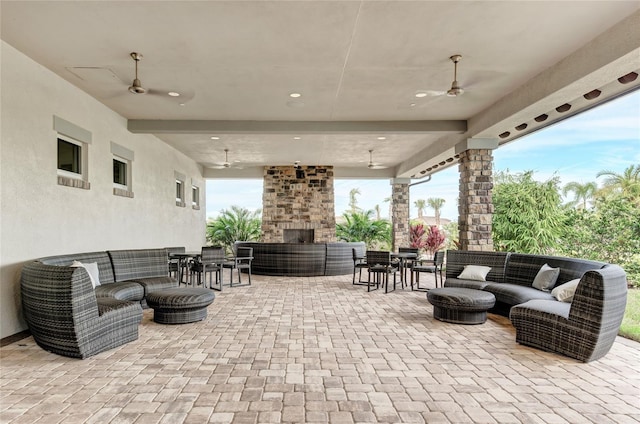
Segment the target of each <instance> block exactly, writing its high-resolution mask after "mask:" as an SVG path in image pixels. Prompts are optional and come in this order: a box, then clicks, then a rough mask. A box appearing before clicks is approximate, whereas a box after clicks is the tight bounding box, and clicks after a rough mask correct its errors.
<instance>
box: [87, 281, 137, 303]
mask: <svg viewBox="0 0 640 424" xmlns="http://www.w3.org/2000/svg"><path fill="white" fill-rule="evenodd" d="M101 297H112V298H114V299H118V300H129V301H135V302H139V301H141V300H142V299H143V298H144V287H142V285H140V284H139V283H136V282H135V281H122V282H119V283H109V284H101V285H99V286H98V287H96V298H101Z"/></svg>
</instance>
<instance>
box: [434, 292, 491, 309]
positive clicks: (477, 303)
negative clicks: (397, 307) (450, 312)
mask: <svg viewBox="0 0 640 424" xmlns="http://www.w3.org/2000/svg"><path fill="white" fill-rule="evenodd" d="M427 299H428V300H429V303H431V304H432V305H434V306H439V307H443V308H449V309H458V310H467V311H482V310H484V311H486V310H487V309H489V308H491V307H492V306H493V305H494V304H495V301H496V299H495V297H494V296H493V294H491V293H489V292H485V291H482V290H473V289H465V288H457V287H443V288H435V289H431V290H429V291H428V292H427Z"/></svg>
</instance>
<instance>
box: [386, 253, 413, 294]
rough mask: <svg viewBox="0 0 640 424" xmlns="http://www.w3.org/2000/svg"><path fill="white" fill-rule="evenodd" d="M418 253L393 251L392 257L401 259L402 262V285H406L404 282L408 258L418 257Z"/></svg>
mask: <svg viewBox="0 0 640 424" xmlns="http://www.w3.org/2000/svg"><path fill="white" fill-rule="evenodd" d="M417 258H418V255H417V254H416V253H413V252H398V253H391V259H399V262H400V283H402V287H404V282H405V280H406V275H405V273H406V264H407V261H408V260H413V259H417Z"/></svg>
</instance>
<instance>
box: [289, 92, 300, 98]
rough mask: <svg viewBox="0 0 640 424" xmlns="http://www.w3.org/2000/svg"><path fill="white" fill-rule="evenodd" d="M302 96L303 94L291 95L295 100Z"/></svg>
mask: <svg viewBox="0 0 640 424" xmlns="http://www.w3.org/2000/svg"><path fill="white" fill-rule="evenodd" d="M300 96H302V94H300V93H290V94H289V97H293V98H294V99H296V98H298V97H300Z"/></svg>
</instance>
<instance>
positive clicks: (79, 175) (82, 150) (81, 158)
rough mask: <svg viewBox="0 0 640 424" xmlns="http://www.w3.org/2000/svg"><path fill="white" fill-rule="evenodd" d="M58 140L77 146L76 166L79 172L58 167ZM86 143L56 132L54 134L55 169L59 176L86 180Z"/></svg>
mask: <svg viewBox="0 0 640 424" xmlns="http://www.w3.org/2000/svg"><path fill="white" fill-rule="evenodd" d="M60 141H63V142H65V143H68V144H72V145H75V146H77V147H78V149H79V154H78V168H79V170H80V172H73V171H67V170H66V169H61V168H58V166H60V165H59V164H60ZM87 150H89V149H88V144H87V143H84V142H82V141H79V140H76V139H74V138H72V137H69V136H67V135H64V134H61V133H57V136H56V170H57V174H58V175H59V176H61V177H65V178H72V179H74V180H82V181H87V177H88V172H87V170H88V169H87V168H88V153H87Z"/></svg>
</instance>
